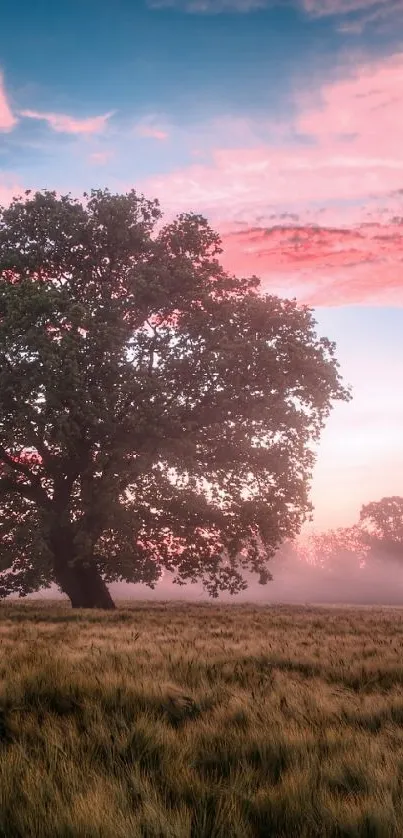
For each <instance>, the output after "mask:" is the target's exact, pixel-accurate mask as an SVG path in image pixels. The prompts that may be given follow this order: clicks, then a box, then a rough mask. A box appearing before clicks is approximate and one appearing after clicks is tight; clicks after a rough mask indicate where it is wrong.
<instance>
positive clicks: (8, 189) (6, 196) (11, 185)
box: [0, 176, 24, 207]
mask: <svg viewBox="0 0 403 838" xmlns="http://www.w3.org/2000/svg"><path fill="white" fill-rule="evenodd" d="M23 193H24V187H23V186H21V184H19V183H18V181H17V179H15V180H14V179H13V177H12V176H9V177H4V178H1V180H0V206H2V207H5V206H8V204H10V203H11V201H12V199H13V198H14V197H15V196H20V195H23Z"/></svg>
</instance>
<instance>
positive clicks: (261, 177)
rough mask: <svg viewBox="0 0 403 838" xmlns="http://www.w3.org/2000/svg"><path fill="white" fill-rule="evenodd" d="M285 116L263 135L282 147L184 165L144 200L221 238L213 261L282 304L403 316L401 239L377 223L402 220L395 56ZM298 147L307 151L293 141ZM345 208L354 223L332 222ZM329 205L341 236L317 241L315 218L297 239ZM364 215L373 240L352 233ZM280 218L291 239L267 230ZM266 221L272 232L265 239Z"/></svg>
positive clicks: (402, 100)
mask: <svg viewBox="0 0 403 838" xmlns="http://www.w3.org/2000/svg"><path fill="white" fill-rule="evenodd" d="M329 7H330V4H329ZM296 104H297V108H298V110H297V116H296V117H295V119H294V121H293V122H291V121H290V124H289V125H284V126H282V128H281V131H279V126H278V125H274V130H273V132H272V136H274V138H275V137H276V136H279V137H281V135H282V138H279V139H277V140H276V139H274V140H273V142H272V144H269V143H267V144H262V143H261V142H260V143H259V144H256V145H255V146H254V147H248V148H245V147H244V148H242V147H240V148H235V149H234V148H223V147H221V148H215V149H212V150H211V153H210V159H211V160H212V162H211V163H209V164H208V165H207V164H206V165H203V163H202V162H195V163H194V164H192V165H190V166H188V167H187V168H185V169H182V170H178V171H174V172H172V173H171V174H169V175H164V176H161V177H155V178H152V179H150V180H148V181H147V183H146V184H145V185H144V191H147V192H149V193H152V194H155V195H158V197H159V198H160V200H161V201H162V203H163V204H165V205H166V207H167V209H168V210H169V211H172V210H173V209H174V208H175V210H184V209H197V211H202V212H204V213H205V214H207V215H208V217H209V218H210V220H211V222H212V223H214V225H215V226H217V227H218V228H219V229H220V230H221V231H222V232H223V233H224V234H225V240H224V245H225V254H224V260H225V262H226V265H227V266H230V267H231V269H232V270H234V271H237V272H244V273H251V272H256V273H257V274H259V275H261V276H263V277H264V279H265V282H266V283H272V282H273V281H275V280H276V278H277V280H276V281H279V278H280V277H281V282H282V283H283V284H284V285H285V288H286V290H287V292H288V291H289V288H290V287H291V288H296V289H297V292H298V293H297V295H298V294H300V295H302V296H303V297H304V298H307V299H309V300H310V301H311V299H315V300H316V301H317V304H328V303H329V304H332V303H334V304H336V303H343V302H346V301H347V300H348V301H350V302H353V301H360V300H366V301H367V302H371V301H373V302H379V301H380V300H387V299H388V300H389V299H391V300H392V299H393V301H395V302H396V304H399V305H401V304H403V290H402V289H403V282H402V272H401V266H402V262H401V259H402V258H403V251H402V238H401V233H402V231H403V227H402V226H401V225H397V224H390V223H389V222H388V218H389V219H390V218H391V216H392V215H393V214H394V215H402V205H403V198H402V196H401V195H399V194H398V192H399V189H400V188H401V187H403V120H402V119H401V112H402V105H403V54H396V55H394V56H392V57H390V58H388V59H384V60H382V61H378V62H374V63H372V64H368V65H362V66H359V67H357V69H356V72H355V74H354V75H353V76H351V77H350V78H345V79H344V80H341V81H337V82H334V83H331V84H326V85H323V86H322V87H321V88H320V89H319V90H317V91H313V93H312V94H310V95H309V97H307V95H306V94H305V93H304V94H301V93H299V94H298V95H297V96H296ZM271 127H272V126H271V125H270V124H268V128H269V130H270V129H271ZM300 135H305V137H306V138H307V139H309V144H307V143H306V140H304V141H303V142H302V141H299V142H298V141H296V140H295V136H297V137H298V136H300ZM283 138H285V140H284V139H283ZM287 140H288V142H287ZM393 192H395V195H394V197H391V193H393ZM402 195H403V193H402ZM348 202H350V203H351V202H354V204H355V208H354V211H353V213H352V212H351V211H348V212H344V211H343V204H347V203H348ZM385 202H386V204H387V207H386V209H388V208H389V210H390V211H389V214H388V213H387V212H386V213H385ZM329 204H332V205H336V206H337V204H338V205H339V211H338V215H339V221H338V225H339V227H340V228H341V229H340V230H329V229H327V228H328V227H329V221H328V220H327V223H326V221H325V220H324V219H323V220H322V219H321V214H320V213H318V212H316V215H317V219H316V220H318V221H319V222H320V223H321V224H322V225H324V229H322V230H321V231H318V232H316V231H314V230H313V229H312V227H307V226H306V225H307V222H308V221H312V214H313V211H314V210H315V208H316V210H317V209H318V207H321V206H322V207H326V206H327V205H329ZM382 206H383V208H384V212H383V213H381V212H380V210H381V207H382ZM366 207H367V208H368V207H370V208H372V209H373V214H372V219H371V220H372V221H373V222H377V223H379V224H381V225H382V229H379V228H378V227H377V226H376V225H375V226H374V224H373V225H372V226H371V227H366V228H364V227H360V226H358V227H357V226H355V225H357V223H358V222H360V221H363V220H365V221H367V220H368V212H367V210H366ZM399 207H400V210H399ZM284 209H286V210H288V211H289V212H296V213H297V214H298V225H299V227H298V228H296V227H295V229H294V230H293V231H291V232H290V230H285V229H284V225H280V226H279V224H278V222H279V215H280V214H281V212H283V211H284ZM343 214H344V215H345V220H344V221H343ZM270 215H271V216H274V217H275V222H276V223H277V225H278V226H277V228H275V230H274V231H272V232H271V233H270V235H268V234H267V231H266V230H264V229H263V228H264V227H267V226H270V224H272V222H269V218H270ZM352 215H353V216H355V218H351V216H352ZM259 216H260V220H258V219H259ZM276 216H277V218H276ZM310 216H311V217H310ZM348 216H350V218H348ZM240 220H241V221H242V223H243V224H244V225H245V227H244V228H243V229H242V230H241V232H240V225H239V222H240ZM294 226H295V225H294ZM330 226H331V225H330ZM248 227H249V228H252V229H249V231H247V228H248ZM259 228H261V229H259ZM231 233H233V234H234V235H233V236H231V235H228V234H231ZM382 237H383V238H382ZM312 295H313V296H312Z"/></svg>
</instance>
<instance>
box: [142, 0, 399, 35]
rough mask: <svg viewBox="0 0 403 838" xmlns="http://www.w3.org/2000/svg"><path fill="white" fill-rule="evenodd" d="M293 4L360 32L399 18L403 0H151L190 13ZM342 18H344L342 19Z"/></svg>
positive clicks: (160, 6)
mask: <svg viewBox="0 0 403 838" xmlns="http://www.w3.org/2000/svg"><path fill="white" fill-rule="evenodd" d="M285 4H287V5H290V6H294V7H295V8H296V9H300V10H302V11H304V12H305V13H306V14H307V15H308V16H309V17H312V18H321V17H328V18H335V21H336V23H337V27H338V29H340V30H341V31H343V32H345V33H351V34H354V33H359V32H361V31H362V30H363V29H364V28H365V26H367V25H368V24H371V23H373V24H382V23H387V22H394V21H395V20H398V19H399V20H400V17H401V16H402V15H403V0H148V6H149V8H151V9H176V10H177V11H183V12H188V13H189V14H210V15H217V14H223V13H236V12H239V13H244V14H246V13H248V12H253V11H257V10H259V9H268V8H272V7H276V6H277V7H278V6H284V5H285ZM340 19H341V20H340Z"/></svg>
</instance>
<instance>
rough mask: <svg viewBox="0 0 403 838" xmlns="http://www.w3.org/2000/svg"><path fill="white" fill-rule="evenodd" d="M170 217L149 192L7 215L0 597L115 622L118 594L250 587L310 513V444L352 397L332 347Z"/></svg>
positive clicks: (198, 232)
mask: <svg viewBox="0 0 403 838" xmlns="http://www.w3.org/2000/svg"><path fill="white" fill-rule="evenodd" d="M160 221H161V212H160V210H159V205H158V202H156V201H147V200H145V199H144V197H143V196H138V195H137V194H136V193H135V192H134V191H132V192H130V193H128V194H126V195H112V194H110V193H109V192H108V191H107V190H105V191H100V190H98V191H92V192H91V194H90V195H84V200H83V201H82V202H79V201H77V200H73V199H72V198H71V197H70V196H64V197H61V198H58V197H57V196H56V194H55V193H53V192H48V191H46V192H43V193H36V194H35V195H33V196H31V195H30V194H26V196H25V198H18V199H15V200H14V201H13V203H12V204H11V206H10V207H9V208H3V209H1V210H0V510H1V519H0V520H1V523H0V560H1V570H2V573H1V577H0V582H1V594H2V595H3V596H6V595H7V594H9V593H11V592H18V593H19V594H20V595H25V594H27V593H29V592H32V591H35V590H38V589H39V588H41V587H43V586H49V585H50V584H51V583H52V582H56V583H57V584H58V585H59V587H60V589H61V590H62V591H63V592H65V593H66V594H67V596H68V597H69V598H70V600H71V603H72V605H73V607H81V606H85V607H103V608H112V607H114V605H113V601H112V598H111V596H110V594H109V591H108V587H107V583H108V582H110V581H113V580H125V581H128V582H139V581H141V582H144V583H146V584H147V585H150V586H151V587H153V586H154V585H155V583H156V582H157V581H158V579H159V578H160V575H161V572H162V570H163V569H164V568H166V569H168V570H170V571H173V572H174V573H175V580H176V581H177V582H178V583H179V584H184V583H185V582H186V581H195V580H197V579H201V580H202V581H203V584H204V586H205V589H206V590H207V591H208V592H209V593H210V594H211V595H213V596H216V595H217V594H218V592H219V591H220V590H228V591H230V592H231V593H235V592H237V591H239V590H242V589H244V588H245V586H246V583H245V580H244V577H243V572H248V571H253V572H254V573H257V574H258V575H259V580H260V582H262V583H264V582H266V581H267V580H268V578H269V577H270V574H269V572H268V569H267V560H268V559H269V558H270V557H271V556H272V555H273V553H274V551H275V550H276V548H277V547H278V545H279V544H280V543H281V542H282V541H283V539H284V538H285V537H286V536H288V537H292V536H293V535H295V534H296V533H297V532H298V530H299V528H300V526H301V523H302V522H303V520H304V519H305V517H306V516H307V514H308V513H309V511H310V508H311V507H310V503H309V499H308V488H309V479H310V475H311V470H312V465H313V462H314V453H313V445H312V443H313V442H315V441H316V440H317V439H318V437H319V434H320V430H321V428H322V427H323V424H324V421H325V419H326V417H327V416H328V414H329V411H330V409H331V404H332V401H333V400H335V399H342V400H347V399H348V398H349V397H350V396H349V392H348V390H347V389H345V388H344V387H343V386H342V383H341V379H340V377H339V373H338V365H337V363H336V361H335V357H334V351H335V347H334V344H332V343H331V342H330V341H329V340H327V339H326V338H318V337H317V335H316V332H315V325H316V324H315V321H314V319H313V316H312V312H311V311H310V310H309V309H308V308H306V307H298V306H297V304H296V302H295V301H288V300H282V299H279V298H277V297H273V296H267V295H263V294H260V293H259V291H260V288H259V281H258V279H257V278H256V277H252V278H249V279H243V278H241V279H237V278H235V277H233V276H229V275H227V274H226V273H225V272H224V271H223V269H222V267H221V266H220V263H219V261H218V259H217V257H218V256H219V254H220V252H221V248H220V240H219V237H218V235H217V234H216V233H215V232H213V231H212V230H211V229H210V227H209V226H208V224H207V222H206V220H205V219H204V218H202V217H201V216H198V215H192V214H188V215H181V216H179V217H178V218H176V219H175V220H174V221H173V222H172V223H170V224H166V225H165V226H163V227H161V224H160ZM157 226H160V229H159V232H158V231H157V229H156V228H157Z"/></svg>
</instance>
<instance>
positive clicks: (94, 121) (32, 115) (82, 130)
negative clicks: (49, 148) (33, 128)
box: [20, 110, 114, 134]
mask: <svg viewBox="0 0 403 838" xmlns="http://www.w3.org/2000/svg"><path fill="white" fill-rule="evenodd" d="M113 114H114V111H110V112H109V113H106V114H102V115H101V116H92V117H86V118H84V119H79V118H76V117H73V116H68V115H67V114H62V113H45V112H41V111H34V110H24V111H20V115H21V116H23V117H25V118H27V119H38V120H41V121H44V122H47V123H48V125H49V127H50V128H52V130H53V131H56V132H58V133H62V134H99V133H101V132H102V131H104V129H105V127H106V124H107V122H108V120H109V119H110V118H111V116H113Z"/></svg>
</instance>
